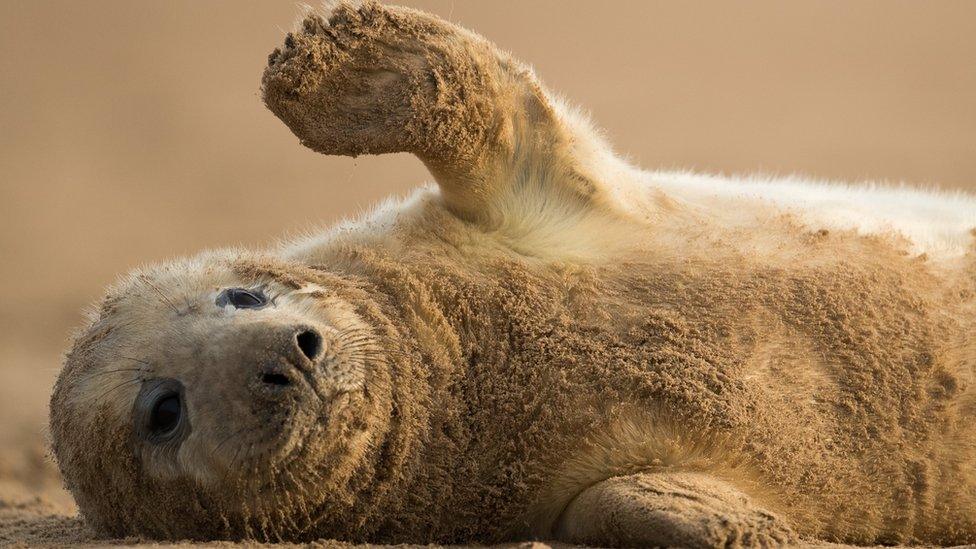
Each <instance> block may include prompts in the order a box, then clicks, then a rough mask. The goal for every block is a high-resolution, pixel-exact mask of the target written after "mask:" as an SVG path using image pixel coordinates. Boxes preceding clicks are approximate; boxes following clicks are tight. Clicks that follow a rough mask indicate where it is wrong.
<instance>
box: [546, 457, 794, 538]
mask: <svg viewBox="0 0 976 549" xmlns="http://www.w3.org/2000/svg"><path fill="white" fill-rule="evenodd" d="M553 534H554V536H555V537H556V539H558V540H559V541H563V542H568V543H577V544H584V545H591V546H602V547H651V546H659V547H665V546H666V547H743V546H744V547H757V546H760V547H761V546H770V545H782V544H784V543H789V542H791V541H795V540H796V536H795V534H794V533H793V531H792V529H791V528H790V527H789V526H788V525H787V524H786V523H785V522H783V521H782V520H781V519H779V518H778V517H777V516H776V515H774V514H773V513H771V512H769V511H767V510H765V509H763V508H762V507H760V506H759V505H757V503H756V502H754V501H753V500H752V499H750V498H749V497H748V496H746V495H745V494H744V493H742V492H741V491H739V490H738V489H736V488H735V487H733V486H732V485H731V484H729V483H727V482H725V481H722V480H719V479H717V478H715V477H713V476H711V475H708V474H705V473H695V472H653V473H637V474H633V475H627V476H619V477H613V478H610V479H607V480H604V481H602V482H599V483H597V484H594V485H593V486H590V487H589V488H587V489H586V490H584V491H583V492H582V493H580V494H579V495H578V496H576V498H575V499H573V501H571V502H570V503H569V505H568V506H567V507H566V509H565V510H564V511H563V513H562V516H560V518H559V520H558V521H557V522H556V525H555V526H554V528H553Z"/></svg>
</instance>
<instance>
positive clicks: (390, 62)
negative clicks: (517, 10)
mask: <svg viewBox="0 0 976 549" xmlns="http://www.w3.org/2000/svg"><path fill="white" fill-rule="evenodd" d="M262 90H263V95H264V101H265V103H266V105H267V106H268V108H269V109H271V111H272V112H274V113H275V115H276V116H278V117H279V118H280V119H281V120H282V121H284V122H285V124H286V125H288V127H289V128H290V129H291V130H292V131H293V132H294V133H295V134H296V135H297V136H298V137H299V138H300V139H301V140H302V143H303V144H305V145H306V146H308V147H310V148H312V149H314V150H316V151H318V152H321V153H324V154H332V155H349V156H356V155H359V154H383V153H392V152H410V153H412V154H414V155H416V156H417V157H418V158H420V159H421V160H422V161H423V162H424V164H425V165H426V166H427V167H428V169H430V171H431V173H432V174H433V175H434V177H435V179H436V180H437V183H438V184H439V186H440V188H441V193H442V195H443V197H444V200H445V203H446V205H447V207H448V208H449V209H450V210H451V211H452V212H454V213H455V214H456V215H458V216H459V217H461V218H463V219H465V220H468V221H474V222H478V223H481V224H482V225H488V226H489V227H490V228H497V227H498V226H501V225H504V224H510V223H511V218H512V217H515V216H518V215H522V214H521V211H522V210H533V211H536V210H540V209H542V210H543V211H542V212H540V213H543V214H545V215H547V216H549V217H558V216H560V215H566V214H564V213H563V212H565V211H567V210H569V211H573V212H576V213H578V212H579V210H580V208H582V209H586V208H588V207H589V206H591V205H595V204H603V205H608V204H610V203H611V202H612V201H611V200H606V199H603V200H601V198H605V197H604V195H608V194H612V193H608V192H603V191H604V190H605V186H604V185H602V184H601V183H600V182H599V177H607V178H613V179H615V180H619V179H620V177H618V176H617V175H614V174H608V173H606V172H609V171H612V169H607V166H608V165H609V164H613V163H614V162H617V163H622V162H621V161H619V160H616V159H615V157H613V155H612V153H610V152H609V149H608V148H607V147H606V146H605V145H604V144H603V143H602V141H601V140H600V138H599V137H598V136H597V134H596V133H595V132H594V131H593V130H592V129H590V128H589V127H588V125H587V124H586V123H585V121H583V120H582V119H581V118H580V117H578V116H575V115H573V114H571V113H569V112H568V111H565V110H564V109H562V107H561V106H560V105H559V104H558V103H557V102H555V101H554V100H553V99H552V98H551V97H550V96H549V94H548V93H547V92H546V91H545V89H544V88H543V87H542V85H541V84H540V83H539V82H538V80H537V79H536V77H535V75H534V74H533V73H532V71H531V70H530V69H529V68H528V67H526V66H525V65H523V64H521V63H519V62H518V61H516V60H514V59H512V58H511V57H510V56H509V55H507V54H506V53H504V52H501V51H500V50H498V49H497V48H496V47H495V46H494V45H493V44H492V43H490V42H489V41H488V40H486V39H484V38H483V37H481V36H478V35H476V34H474V33H472V32H470V31H467V30H465V29H462V28H460V27H457V26H455V25H453V24H451V23H448V22H446V21H443V20H441V19H439V18H437V17H434V16H431V15H428V14H425V13H422V12H419V11H415V10H411V9H408V8H401V7H392V6H381V5H379V4H377V3H373V2H369V3H366V4H365V5H363V6H362V7H359V8H353V7H351V6H349V5H348V4H340V5H339V7H337V8H336V9H335V10H334V11H333V12H332V14H331V15H330V17H329V18H328V20H325V19H323V18H322V17H319V16H317V15H311V16H309V17H308V18H306V19H305V21H304V22H303V24H302V27H301V29H300V30H299V31H296V32H295V33H291V34H289V35H288V37H287V39H286V40H285V46H284V48H279V49H277V50H275V52H274V53H272V54H271V56H270V57H269V66H268V68H267V69H266V70H265V73H264V77H263V79H262ZM608 159H613V160H610V161H609V162H608ZM526 197H527V199H526ZM513 198H516V199H515V200H514V202H516V203H518V204H524V203H526V202H530V203H531V204H533V206H531V207H524V206H516V207H513V206H512V203H513ZM535 205H538V207H536V206H535ZM567 205H569V206H570V207H569V208H567ZM515 212H518V213H515Z"/></svg>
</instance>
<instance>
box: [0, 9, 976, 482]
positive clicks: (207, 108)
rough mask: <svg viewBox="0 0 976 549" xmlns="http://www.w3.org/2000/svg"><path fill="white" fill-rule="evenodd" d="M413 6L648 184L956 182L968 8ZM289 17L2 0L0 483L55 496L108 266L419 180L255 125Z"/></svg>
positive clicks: (261, 117)
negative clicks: (50, 417)
mask: <svg viewBox="0 0 976 549" xmlns="http://www.w3.org/2000/svg"><path fill="white" fill-rule="evenodd" d="M409 4H411V5H415V6H418V7H422V8H424V9H427V10H429V11H432V12H434V13H437V14H439V15H441V16H443V17H446V18H448V19H451V20H453V21H455V22H458V23H461V24H463V25H465V26H468V27H471V28H473V29H475V30H477V31H479V32H481V33H482V34H484V35H486V36H488V37H489V38H492V39H493V40H495V41H496V42H497V43H498V44H499V45H500V46H502V47H503V48H506V49H509V50H512V51H514V52H515V53H516V54H517V56H518V57H520V58H522V59H525V60H527V61H529V62H531V63H532V64H533V65H534V66H535V67H536V69H537V71H538V72H539V74H540V75H541V77H542V78H543V80H544V81H545V82H546V83H548V84H549V86H550V87H551V88H552V89H554V90H558V91H559V92H561V93H563V94H565V95H566V96H567V97H569V98H571V99H572V100H573V101H574V102H576V103H577V104H579V105H582V106H584V107H585V108H587V109H588V110H590V111H591V112H592V114H593V116H594V118H595V119H596V120H597V122H598V123H599V125H601V126H602V127H603V128H605V129H606V131H607V134H608V135H609V136H610V138H611V140H612V142H613V143H615V145H616V147H617V149H618V150H619V151H621V152H622V153H624V154H626V155H628V156H629V157H631V158H632V159H633V160H634V161H635V162H637V163H639V164H641V165H643V166H645V167H647V168H657V167H666V168H674V167H681V168H684V167H688V168H694V169H697V170H704V171H718V172H736V173H740V172H753V171H759V170H761V171H765V172H772V173H783V174H786V173H793V172H799V173H805V174H810V175H813V176H817V177H824V178H832V179H843V180H862V179H884V180H890V181H908V182H915V183H931V184H940V185H942V186H944V187H949V188H964V189H965V188H969V189H976V2H974V1H971V0H956V1H942V0H939V1H935V0H925V1H922V0H917V1H915V2H905V1H897V0H872V1H854V0H836V1H826V2H823V1H806V2H800V1H791V2H782V1H778V0H777V1H774V0H769V1H758V0H750V1H738V2H725V1H710V2H705V1H680V2H679V1H677V0H674V1H669V2H656V1H639V2H638V1H628V2H594V1H592V0H586V1H568V0H560V1H557V0H547V1H530V2H516V1H501V2H498V1H492V2H488V1H484V2H473V1H462V0H428V1H418V2H409ZM298 12H299V10H298V8H297V7H296V5H295V4H292V3H290V2H280V1H277V2H271V1H264V2H253V1H250V2H231V1H221V2H213V1H207V2H200V1H196V0H183V1H166V2H131V1H128V0H122V1H113V2H108V1H92V2H69V1H65V2H58V3H52V2H38V1H32V2H20V1H17V0H0V380H2V382H0V414H2V416H0V417H2V419H0V448H4V450H3V451H2V452H0V484H3V483H4V482H7V483H9V482H20V481H21V480H26V481H28V482H26V485H27V486H28V487H29V488H28V490H34V489H39V488H38V487H41V486H46V485H50V484H51V483H55V484H56V482H57V481H56V479H53V477H50V476H49V475H48V476H43V475H42V476H43V478H41V477H38V478H37V479H34V480H33V481H32V480H31V478H29V477H30V475H41V473H38V472H37V471H38V470H39V469H38V467H39V465H38V464H39V463H42V460H43V455H42V454H41V453H40V451H39V450H38V448H40V447H41V446H40V444H38V443H37V441H39V440H41V433H42V429H43V423H44V420H45V415H46V399H47V396H48V393H49V390H50V385H51V383H52V381H53V379H54V377H55V376H56V374H57V370H58V366H59V355H60V353H61V352H62V351H63V350H64V348H65V346H66V337H67V335H68V331H69V329H70V328H71V327H72V326H76V325H78V324H79V322H80V321H81V314H80V311H81V309H82V308H83V307H84V306H85V305H86V304H88V303H90V302H92V301H93V300H95V299H96V298H97V297H98V295H99V293H100V291H101V289H102V288H103V287H104V286H105V285H106V284H108V283H110V282H111V281H112V280H113V279H114V278H115V277H116V276H117V274H119V273H122V272H124V271H126V270H128V269H130V268H132V267H134V266H136V265H139V264H142V263H145V262H150V261H159V260H165V259H167V258H171V257H173V256H177V255H183V254H190V253H193V252H195V251H197V250H199V249H201V248H204V247H214V246H227V245H236V244H245V245H261V244H265V243H268V242H270V241H272V240H273V239H274V238H276V237H279V236H282V235H284V234H287V233H289V232H296V231H299V230H303V229H307V228H310V227H314V226H317V225H320V224H328V223H330V222H332V221H333V220H335V219H336V218H338V217H340V216H343V215H350V214H354V213H356V212H357V211H359V210H360V209H362V208H364V207H366V206H368V205H369V204H370V203H372V202H374V201H375V200H377V199H378V198H380V197H382V196H384V195H387V194H388V193H402V192H404V191H406V190H407V189H410V188H411V187H413V186H415V185H417V184H418V183H421V182H422V181H423V180H424V179H425V178H426V173H425V171H424V169H423V167H422V166H421V165H420V163H419V162H417V161H416V160H414V159H412V158H409V157H405V156H396V157H363V158H359V159H356V160H353V159H346V158H327V157H324V156H321V155H318V154H315V153H313V152H311V151H308V150H306V149H304V148H302V147H301V146H300V145H299V144H298V142H297V140H296V139H295V138H294V137H293V136H292V135H291V134H290V133H289V131H288V130H287V129H286V128H285V127H284V125H283V124H281V123H279V122H278V121H277V120H276V119H275V118H274V117H273V116H272V115H271V114H270V112H268V111H266V110H265V109H264V107H263V106H262V104H261V100H260V97H259V94H258V83H259V79H260V75H261V71H262V69H263V66H264V64H265V59H266V56H267V54H268V52H270V51H271V50H272V49H273V48H274V47H275V46H277V45H278V44H279V43H280V42H281V41H282V38H283V34H284V32H285V30H287V29H289V28H290V27H291V25H292V22H293V21H294V20H295V19H296V17H297V14H298ZM15 477H16V478H15ZM4 479H6V480H4ZM18 479H19V480H18ZM45 479H46V480H45Z"/></svg>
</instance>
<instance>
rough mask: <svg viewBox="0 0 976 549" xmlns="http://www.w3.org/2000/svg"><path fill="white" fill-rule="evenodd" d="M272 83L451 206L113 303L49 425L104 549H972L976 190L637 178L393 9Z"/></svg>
mask: <svg viewBox="0 0 976 549" xmlns="http://www.w3.org/2000/svg"><path fill="white" fill-rule="evenodd" d="M262 84H263V86H262V87H263V93H264V100H265V102H266V104H267V105H268V107H269V108H270V109H271V110H272V111H273V112H274V113H275V114H276V115H277V116H278V117H280V118H281V119H282V120H283V121H284V122H285V124H287V125H288V127H289V128H291V129H292V130H293V131H294V133H295V134H296V135H297V136H298V137H299V138H300V139H301V140H302V142H303V143H304V144H305V145H307V146H309V147H311V148H312V149H314V150H317V151H319V152H322V153H325V154H343V155H358V154H382V153H388V152H401V151H406V152H410V153H413V154H415V155H416V156H418V157H419V158H420V159H421V160H422V161H423V162H424V163H425V165H426V166H427V167H428V168H429V169H430V171H431V173H432V174H433V176H434V179H435V180H436V186H432V187H425V188H422V189H420V190H418V191H417V192H416V193H414V194H413V195H412V196H410V197H409V198H407V199H406V200H403V201H390V202H387V203H385V204H383V205H381V206H380V207H378V208H377V209H376V211H375V212H374V213H373V214H371V215H368V216H366V217H364V218H362V219H360V220H358V221H355V222H348V223H344V224H340V225H338V226H336V227H335V228H333V229H332V230H330V231H327V232H325V233H322V234H315V235H310V236H308V237H306V238H302V239H299V240H298V241H295V242H291V243H289V244H286V245H284V246H282V247H280V248H277V249H272V250H265V251H260V252H254V251H246V250H224V251H215V252H205V253H203V254H201V255H199V256H197V257H194V258H190V259H185V260H180V261H176V262H172V263H168V264H163V265H156V266H151V267H147V268H144V269H140V270H138V271H136V272H134V273H131V274H129V275H128V276H127V277H125V278H124V279H123V280H122V281H121V282H120V283H118V284H116V285H115V286H114V287H113V288H111V289H110V290H109V291H108V294H107V296H106V297H105V298H104V300H103V301H102V302H101V304H100V305H99V306H98V307H97V310H95V311H94V312H93V314H92V318H91V322H90V324H89V325H88V326H87V327H86V328H85V329H84V330H83V331H82V332H81V333H80V334H79V335H78V336H77V337H76V339H75V342H74V345H73V347H72V349H71V350H70V352H69V353H68V355H67V356H66V360H65V365H64V368H63V370H62V372H61V375H60V377H59V380H58V382H57V385H56V387H55V390H54V393H53V396H52V399H51V434H52V440H53V450H54V455H55V456H56V459H57V461H58V464H59V466H60V468H61V471H62V472H63V474H64V478H65V482H66V485H67V486H68V488H69V489H70V490H71V492H72V493H73V494H74V496H75V498H76V500H77V503H78V506H79V508H80V510H81V513H82V514H83V516H84V517H85V519H86V520H87V521H88V523H89V524H90V525H92V526H93V527H94V528H95V529H96V530H97V531H98V532H99V533H100V534H101V535H105V536H130V535H137V536H145V537H149V538H159V539H181V538H190V539H215V538H226V539H242V538H253V539H263V540H287V541H307V540H312V539H317V538H337V539H341V540H345V541H350V542H389V543H403V542H411V543H429V542H433V543H463V542H481V543H487V542H497V541H507V540H524V539H554V540H560V541H565V542H572V543H585V544H591V545H603V546H651V545H655V546H661V545H678V546H688V547H725V546H760V545H772V544H780V543H790V542H796V541H798V540H801V539H802V540H827V541H838V542H847V543H858V544H861V543H863V544H876V543H899V542H920V543H930V544H961V543H973V542H976V391H974V388H973V387H974V385H973V374H974V368H976V338H974V337H973V334H974V324H976V297H974V296H976V245H974V233H973V230H974V227H976V217H974V216H976V200H974V199H973V198H972V197H969V196H964V195H958V196H950V195H945V194H938V193H933V192H923V191H916V190H910V189H888V188H883V187H877V188H870V189H868V188H858V187H843V186H826V185H821V184H816V183H806V182H798V181H780V182H762V181H755V180H744V181H739V180H723V179H719V178H710V177H701V176H694V175H689V174H668V173H645V172H641V171H639V170H637V169H635V168H633V167H631V166H629V165H628V164H627V163H626V162H624V161H622V160H620V159H619V158H617V157H616V156H614V154H613V153H612V151H611V150H610V148H609V147H608V146H607V145H606V144H605V143H604V141H603V140H602V139H601V138H600V137H599V136H598V134H597V133H596V132H595V131H594V130H592V129H591V127H590V126H589V125H588V124H587V122H586V121H585V120H584V119H583V118H582V117H581V116H580V115H579V114H578V113H576V112H575V111H573V110H571V109H569V108H567V107H566V106H565V105H564V104H563V103H561V102H560V101H558V100H556V99H554V98H553V96H552V95H551V94H550V93H549V92H548V91H546V90H545V88H544V87H543V86H542V85H541V84H540V83H539V80H538V79H537V78H536V77H535V76H534V74H533V73H532V71H531V70H529V69H528V68H527V67H526V66H524V65H522V64H521V63H519V62H517V61H515V60H514V59H513V58H512V57H511V56H509V55H508V54H506V53H503V52H500V51H499V50H498V49H497V48H496V47H495V46H493V45H492V44H491V43H490V42H488V41H487V40H485V39H484V38H482V37H480V36H478V35H476V34H474V33H471V32H469V31H466V30H464V29H461V28H458V27H457V26H455V25H452V24H450V23H447V22H445V21H442V20H440V19H438V18H436V17H433V16H431V15H428V14H424V13H422V12H418V11H414V10H410V9H406V8H398V7H385V6H380V5H378V4H375V3H367V4H364V5H362V6H361V7H352V6H349V5H346V4H341V5H339V6H338V7H336V8H335V9H334V10H333V11H332V12H331V13H329V14H328V15H327V16H320V15H316V14H312V15H309V16H308V17H307V18H306V19H305V20H304V21H303V23H302V24H301V27H300V28H299V29H298V30H296V31H295V32H293V33H291V34H289V35H288V37H287V38H286V39H285V44H284V47H282V48H280V49H277V50H275V51H274V52H273V53H272V54H271V56H270V57H269V64H268V67H267V69H266V71H265V74H264V78H263V82H262ZM920 206H923V207H920Z"/></svg>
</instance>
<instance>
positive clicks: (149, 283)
mask: <svg viewBox="0 0 976 549" xmlns="http://www.w3.org/2000/svg"><path fill="white" fill-rule="evenodd" d="M139 281H140V282H142V283H143V284H145V285H146V286H149V288H151V289H152V290H153V291H154V292H156V295H158V296H159V298H160V299H162V300H163V302H164V303H166V304H167V305H169V307H170V308H171V309H173V312H175V313H176V314H180V309H179V307H177V306H176V304H175V303H173V300H172V299H170V297H169V296H168V295H166V294H165V293H163V291H162V290H161V289H160V288H159V286H157V285H155V284H153V282H152V281H150V280H149V277H147V276H145V275H143V276H140V277H139Z"/></svg>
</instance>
